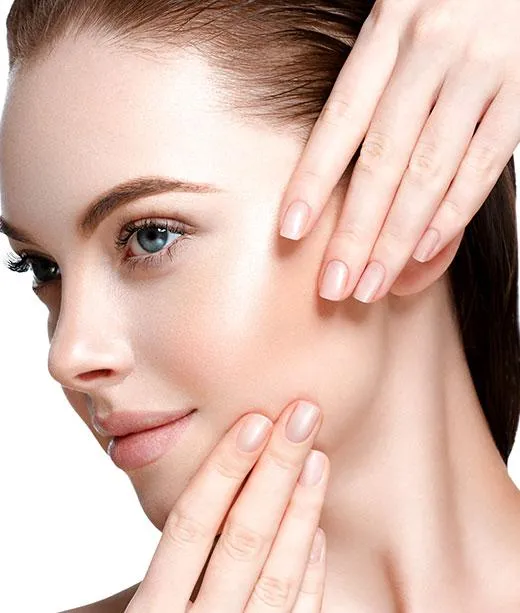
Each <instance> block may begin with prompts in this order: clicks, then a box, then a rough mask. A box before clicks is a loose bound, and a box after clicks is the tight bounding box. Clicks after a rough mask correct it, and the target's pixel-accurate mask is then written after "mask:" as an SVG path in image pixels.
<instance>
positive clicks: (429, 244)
mask: <svg viewBox="0 0 520 613" xmlns="http://www.w3.org/2000/svg"><path fill="white" fill-rule="evenodd" d="M440 239H441V237H440V234H439V232H438V230H435V229H434V228H429V229H428V231H427V232H426V234H425V235H424V236H423V237H422V239H421V240H420V241H419V244H418V245H417V247H416V249H415V251H414V254H413V257H414V259H415V260H417V261H418V262H427V261H428V260H429V259H430V256H431V254H432V253H433V250H434V249H435V247H436V246H437V243H438V242H439V241H440Z"/></svg>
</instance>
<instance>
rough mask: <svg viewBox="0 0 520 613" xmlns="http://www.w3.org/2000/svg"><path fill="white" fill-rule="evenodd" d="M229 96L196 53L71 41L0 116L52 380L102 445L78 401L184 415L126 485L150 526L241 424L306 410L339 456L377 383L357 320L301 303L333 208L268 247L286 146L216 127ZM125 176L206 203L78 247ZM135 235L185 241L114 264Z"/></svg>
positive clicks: (144, 211)
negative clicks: (94, 213)
mask: <svg viewBox="0 0 520 613" xmlns="http://www.w3.org/2000/svg"><path fill="white" fill-rule="evenodd" d="M225 95H226V93H225V92H222V91H221V90H218V89H217V87H216V85H215V84H214V80H213V78H212V72H211V70H210V68H209V66H208V65H207V64H206V62H205V61H204V60H203V59H202V58H200V57H197V56H195V55H189V54H187V53H186V54H181V53H178V54H177V55H175V56H172V59H171V61H169V62H158V61H153V60H151V59H143V58H142V57H139V56H137V55H134V54H132V53H130V52H125V51H122V50H115V49H112V50H109V49H107V48H106V47H105V46H102V45H101V44H99V42H98V41H94V40H93V39H89V38H87V37H86V36H85V37H81V38H78V40H77V41H75V42H71V41H67V42H65V41H64V42H63V43H62V44H60V45H59V46H58V47H57V48H56V50H55V51H54V52H53V54H52V55H51V56H50V57H48V58H45V59H44V60H42V61H41V63H38V64H37V65H33V66H32V67H31V68H30V69H29V70H28V71H27V72H25V73H23V74H22V73H20V74H18V75H16V76H15V77H14V79H13V81H12V84H11V87H10V91H9V95H8V99H7V101H6V106H5V109H4V118H3V125H2V139H1V181H2V190H3V205H4V208H3V216H4V217H5V219H6V221H7V222H9V224H10V225H12V226H15V227H16V228H19V229H20V230H22V231H23V232H24V233H25V234H27V235H29V236H30V237H31V239H32V240H31V241H30V242H28V243H27V244H25V243H22V242H19V241H14V240H12V241H11V244H12V247H13V249H15V250H16V251H17V252H19V253H20V252H22V251H23V250H27V251H31V252H33V253H37V254H39V255H41V256H42V257H45V258H47V259H49V260H52V261H53V262H56V263H57V265H58V267H59V272H60V273H61V280H60V277H59V275H56V274H55V275H54V277H55V280H51V281H50V282H49V283H47V285H45V286H43V287H42V288H41V289H40V290H39V293H38V296H39V298H40V299H41V300H42V301H43V302H44V303H45V304H46V305H47V306H48V309H49V324H48V330H49V339H50V351H49V370H50V373H51V375H52V376H53V377H54V378H55V379H56V380H57V381H58V382H59V383H60V384H61V385H62V386H63V388H64V391H65V393H66V395H67V398H68V399H69V401H70V402H71V404H72V406H73V407H74V409H75V410H76V411H77V412H78V413H79V415H80V416H81V418H82V419H83V420H84V421H85V423H86V424H87V425H88V427H89V428H90V429H91V430H92V433H93V435H94V436H95V437H96V438H97V440H98V441H99V442H100V444H102V445H103V447H105V448H106V446H107V443H108V440H109V437H102V436H101V435H99V434H98V433H97V432H96V431H95V430H94V429H93V426H92V423H91V420H90V415H89V411H88V408H89V405H88V403H90V406H91V408H92V409H93V410H95V411H97V412H99V413H100V414H103V415H106V414H108V413H111V412H116V411H123V410H124V411H133V412H139V411H154V412H160V411H165V412H171V411H176V410H184V409H189V408H196V409H197V412H195V413H194V415H193V416H192V421H191V425H190V428H189V430H188V431H187V432H186V433H185V435H184V437H183V439H182V441H181V442H180V443H179V444H178V445H176V446H174V447H173V448H172V449H171V450H170V452H168V453H167V454H166V455H164V456H163V457H162V458H160V460H158V461H157V462H155V463H153V464H149V465H147V466H145V467H143V468H141V469H138V470H136V471H130V472H129V476H130V478H131V480H132V483H133V484H134V487H135V488H136V491H137V493H138V496H139V498H140V500H141V504H143V508H144V509H145V512H146V513H147V514H148V516H149V517H150V519H151V521H153V522H154V524H155V525H156V526H157V527H158V528H161V527H162V525H163V522H164V519H165V517H166V514H167V512H168V511H169V509H170V508H171V506H172V504H173V502H174V501H175V500H176V498H177V497H178V496H179V494H180V493H181V491H182V489H184V487H185V485H186V484H187V482H188V480H189V479H190V478H191V476H192V475H193V474H194V473H195V472H196V470H197V469H198V468H199V467H200V465H201V464H202V461H203V459H204V458H205V457H206V456H207V455H208V453H209V452H210V450H211V449H212V448H213V446H214V445H215V444H216V443H217V442H218V441H219V440H220V439H221V438H222V436H223V435H224V433H225V432H226V431H227V430H228V429H229V428H230V427H231V426H232V425H233V424H234V423H235V422H236V421H237V420H238V419H239V417H240V416H242V415H244V414H245V413H249V412H252V411H255V410H259V411H260V412H262V413H264V414H266V415H268V416H269V417H271V418H272V419H273V420H276V419H277V417H278V415H279V414H280V412H281V411H282V410H283V408H284V407H285V406H286V405H287V404H288V403H289V402H291V401H292V400H295V399H297V398H300V397H302V398H308V399H310V400H315V401H317V402H318V403H319V404H320V406H321V407H322V409H323V411H324V415H325V417H324V423H323V426H322V428H321V431H320V433H319V435H318V438H317V440H316V443H315V445H314V447H315V448H317V449H323V450H325V451H326V452H328V453H330V454H331V455H333V454H334V452H338V450H339V449H340V447H341V441H342V439H343V436H344V432H345V430H346V429H347V428H350V427H352V421H353V419H354V418H355V417H357V418H359V416H360V415H359V412H358V411H356V409H358V408H361V407H363V406H364V405H365V404H366V403H367V402H368V401H369V399H370V395H371V394H373V393H374V387H375V386H374V382H375V381H376V380H377V377H378V371H379V369H380V367H381V364H380V361H379V360H380V356H381V355H382V351H381V347H380V335H379V333H378V330H377V328H378V326H374V325H370V326H369V325H368V321H369V313H370V310H369V309H367V308H366V307H365V306H363V305H360V304H359V303H357V302H356V301H354V300H348V301H346V302H343V303H332V302H328V301H325V300H323V299H322V298H320V297H319V295H318V292H317V276H318V272H319V268H320V264H321V261H322V257H323V253H324V249H325V246H326V244H327V242H328V239H329V237H330V235H331V232H332V230H333V228H334V225H335V222H336V220H337V213H338V211H339V206H340V204H342V199H341V195H342V194H340V193H337V191H336V193H335V194H334V196H333V198H331V201H330V202H329V205H328V206H327V208H326V209H325V212H324V214H323V215H322V217H321V219H320V221H319V224H318V226H317V227H316V228H315V230H314V231H313V232H312V233H311V234H310V235H309V237H307V238H306V239H304V240H303V241H301V242H298V243H295V242H293V241H289V240H287V239H284V238H281V237H280V236H279V235H278V219H279V213H280V203H281V198H282V196H283V192H284V188H285V186H286V184H287V182H288V180H289V178H290V175H291V172H292V170H293V169H294V166H295V164H296V162H297V159H298V157H299V155H300V153H301V151H302V145H301V144H299V143H298V142H297V141H296V140H295V139H294V138H293V137H292V136H291V135H290V133H289V132H288V133H287V134H281V133H275V132H274V131H270V130H269V128H268V127H261V126H260V124H258V125H257V126H256V127H253V126H252V125H251V124H249V125H248V124H245V123H243V122H241V121H240V118H239V116H238V115H236V116H235V115H231V114H229V113H225V112H224V111H222V110H221V109H220V108H219V96H225ZM138 177H166V178H168V179H170V180H171V179H173V178H179V179H182V180H184V181H190V182H199V183H205V184H214V185H215V186H217V188H218V189H220V190H221V191H215V192H213V193H188V192H184V193H180V192H175V191H171V192H164V193H161V194H157V195H151V194H148V195H146V196H144V197H141V198H139V199H138V200H135V201H133V202H130V203H127V204H126V205H123V206H120V207H119V208H117V209H116V210H113V211H112V212H111V213H110V214H109V215H108V216H106V217H105V218H103V219H100V218H97V219H96V220H95V221H97V222H98V223H96V224H94V225H95V229H94V228H91V231H90V233H88V234H85V235H83V234H81V233H80V232H79V230H78V224H79V220H80V219H82V218H83V217H84V215H85V213H86V211H87V209H88V208H89V204H91V203H92V202H93V201H94V200H96V199H97V198H98V197H99V196H100V195H101V194H106V192H107V191H108V190H110V189H111V188H113V187H114V186H116V185H118V184H120V183H123V182H127V181H129V180H132V179H136V178H138ZM147 219H148V220H155V221H156V222H159V223H162V224H163V225H164V224H168V225H170V228H171V225H172V224H175V223H177V224H181V228H182V230H181V232H186V233H187V234H185V235H184V236H182V235H181V234H179V231H178V230H174V231H172V230H171V229H170V231H169V232H167V233H164V234H163V237H162V238H161V236H159V235H158V233H157V232H155V234H154V233H153V232H152V233H151V234H148V235H147V234H146V232H145V231H141V232H140V233H139V234H136V233H135V232H134V235H133V237H132V238H131V239H130V241H129V242H128V244H127V245H126V246H125V247H124V248H123V249H117V247H116V240H118V239H119V240H123V239H124V238H125V236H126V235H128V234H129V232H128V231H125V229H124V228H125V226H126V225H127V224H129V223H130V222H133V223H135V224H136V225H139V224H142V222H143V221H144V220H147ZM130 232H131V230H130ZM138 236H139V237H140V238H141V241H140V242H138ZM163 238H164V240H163ZM161 245H164V248H163V249H162V250H161V249H160V247H161ZM170 247H173V250H172V251H171V253H170V254H167V253H166V252H167V251H168V249H169V248H170ZM157 248H159V250H158V251H154V249H157ZM151 256H152V257H153V261H151V260H150V259H149V258H150V257H151ZM146 257H148V260H144V258H146ZM51 270H52V269H51ZM51 278H52V277H51ZM370 317H371V315H370ZM372 323H373V322H372ZM27 342H29V341H27ZM367 366H369V367H367ZM172 477H173V478H172Z"/></svg>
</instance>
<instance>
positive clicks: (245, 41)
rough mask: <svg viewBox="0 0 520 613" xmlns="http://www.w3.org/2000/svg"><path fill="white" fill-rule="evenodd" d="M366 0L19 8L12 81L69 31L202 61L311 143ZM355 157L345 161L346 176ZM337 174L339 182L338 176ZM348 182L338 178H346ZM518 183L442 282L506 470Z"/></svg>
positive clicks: (506, 185)
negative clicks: (187, 53)
mask: <svg viewBox="0 0 520 613" xmlns="http://www.w3.org/2000/svg"><path fill="white" fill-rule="evenodd" d="M373 4H374V0H328V1H324V0H322V1H321V2H319V3H316V2H314V1H310V0H300V1H297V2H295V1H291V2H288V1H287V0H258V1H255V0H197V2H190V1H187V0H15V1H14V3H13V5H12V7H11V10H10V13H9V16H8V18H7V43H8V50H9V71H10V75H12V74H14V72H16V71H17V70H19V69H20V70H23V68H24V66H25V65H27V64H29V63H30V62H34V61H35V60H37V59H39V58H40V57H42V56H44V55H45V54H46V53H49V52H50V51H52V49H53V47H54V46H55V45H56V44H57V43H59V41H60V40H61V39H62V38H64V37H65V36H66V35H69V34H72V35H74V34H76V33H81V32H86V33H92V34H95V35H98V36H100V37H101V40H103V41H104V42H106V43H107V44H114V45H115V46H120V47H124V48H126V49H128V50H130V51H133V52H136V53H143V54H146V55H147V56H149V57H160V54H161V52H162V51H164V53H165V54H166V55H165V57H167V54H168V52H170V51H171V50H174V49H175V48H181V47H184V48H186V47H192V48H193V49H194V50H195V51H198V52H201V53H203V54H204V55H205V57H206V58H207V60H208V61H209V62H210V63H211V64H212V66H214V67H215V68H216V69H217V70H216V79H217V81H216V82H218V84H219V85H221V86H222V87H223V91H224V92H225V94H224V95H225V97H224V101H225V104H226V105H228V106H229V109H230V110H233V111H238V112H240V113H241V115H242V117H244V118H246V119H247V120H250V121H253V122H260V123H263V124H264V125H269V126H270V127H274V128H275V129H280V130H281V131H284V132H288V131H292V132H293V134H294V135H296V136H297V137H298V138H300V139H301V141H302V143H303V142H305V140H306V139H307V138H308V135H309V134H310V130H311V128H312V126H313V124H314V123H315V121H316V119H317V118H318V115H319V114H320V112H321V110H322V108H323V106H324V104H325V102H326V100H327V98H328V96H329V93H330V91H331V89H332V86H333V85H334V82H335V80H336V77H337V75H338V73H339V71H340V69H341V68H342V66H343V64H344V62H345V60H346V59H347V57H348V55H349V52H350V50H351V48H352V46H353V44H354V41H355V39H356V37H357V35H358V34H359V31H360V29H361V26H362V25H363V22H364V21H365V19H366V18H367V17H368V15H369V13H370V11H371V9H372V6H373ZM358 155H359V149H358V151H357V152H356V154H355V156H354V157H353V159H352V161H351V163H350V165H349V168H348V169H347V170H346V173H347V172H348V171H349V170H351V169H352V167H353V165H354V164H355V162H356V160H357V157H358ZM346 173H345V174H346ZM344 176H345V175H344ZM515 197H516V184H515V172H514V161H513V158H511V159H510V160H509V162H508V164H507V166H506V168H505V169H504V171H503V172H502V174H501V176H500V178H499V180H498V181H497V183H496V185H495V186H494V188H493V190H492V191H491V193H490V194H489V196H488V198H487V200H486V202H485V203H484V205H483V206H482V207H481V209H480V210H479V212H478V213H477V214H476V215H475V217H474V218H473V219H472V220H471V222H470V223H469V225H468V226H467V228H466V231H465V234H464V237H463V240H462V243H461V245H460V247H459V250H458V252H457V254H456V256H455V259H454V260H453V262H452V264H451V266H450V268H449V275H450V284H451V291H452V296H453V302H454V304H455V308H456V311H457V317H458V321H459V326H460V332H461V335H462V340H463V344H464V348H465V353H466V358H467V361H468V365H469V368H470V371H471V374H472V378H473V383H474V385H475V389H476V391H477V394H478V397H479V400H480V404H481V405H482V408H483V410H484V413H485V417H486V419H487V423H488V425H489V428H490V431H491V434H492V436H493V439H494V441H495V444H496V446H497V448H498V450H499V452H500V454H501V456H502V458H503V460H504V462H505V463H506V464H507V460H508V457H509V454H510V453H511V449H512V447H513V444H514V440H515V434H516V430H517V427H518V419H519V408H520V377H519V358H520V343H519V340H520V338H519V329H518V312H517V294H518V257H517V235H516V212H515Z"/></svg>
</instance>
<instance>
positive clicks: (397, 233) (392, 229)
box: [378, 222, 404, 246]
mask: <svg viewBox="0 0 520 613" xmlns="http://www.w3.org/2000/svg"><path fill="white" fill-rule="evenodd" d="M403 242H404V235H403V229H402V228H400V227H397V226H395V225H394V224H392V223H388V222H387V223H386V224H385V225H384V226H383V229H382V230H381V234H380V235H379V240H378V243H379V244H380V245H383V246H384V245H385V244H387V245H388V244H390V243H392V244H399V245H401V244H402V243H403Z"/></svg>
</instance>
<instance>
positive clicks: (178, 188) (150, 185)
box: [0, 177, 225, 244]
mask: <svg viewBox="0 0 520 613" xmlns="http://www.w3.org/2000/svg"><path fill="white" fill-rule="evenodd" d="M224 191H225V190H223V189H222V188H220V187H218V186H217V185H212V184H210V183H194V182H191V181H184V180H182V179H175V178H171V177H137V178H135V179H130V180H129V181H125V182H123V183H120V184H119V185H116V186H115V187H112V188H111V189H109V190H108V191H107V192H105V193H103V194H101V195H100V196H98V197H97V198H96V199H95V200H94V201H93V202H91V203H90V204H89V205H88V209H87V212H86V213H85V215H84V216H83V218H82V219H81V221H80V222H79V224H78V228H77V229H78V233H79V234H80V235H81V236H83V237H84V238H89V237H90V236H91V235H92V234H93V233H94V231H95V230H96V228H97V227H98V226H99V225H100V224H101V222H102V221H103V220H104V219H106V218H107V217H108V216H109V215H111V214H112V213H113V212H114V211H115V210H116V209H118V208H120V207H122V206H124V205H125V204H129V203H130V202H133V201H134V200H138V199H139V198H146V197H147V196H154V195H157V194H164V193H167V192H187V193H191V194H213V193H221V192H224ZM0 233H1V234H5V235H6V236H8V237H9V238H11V239H13V240H15V241H19V242H21V243H34V244H37V241H35V240H34V239H33V238H32V237H31V236H30V235H29V234H28V233H26V232H24V231H23V230H21V229H20V228H16V227H15V226H13V225H11V224H10V223H9V222H8V221H7V220H6V219H4V218H3V217H1V216H0Z"/></svg>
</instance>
